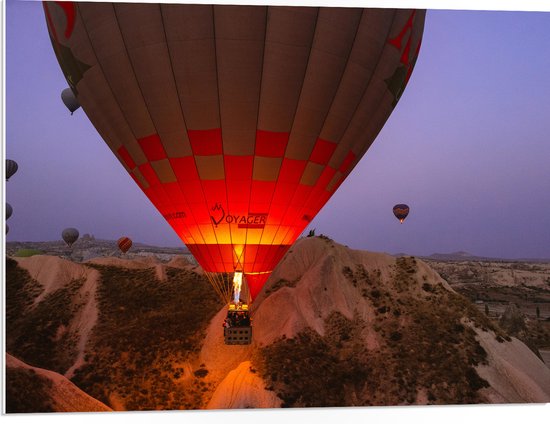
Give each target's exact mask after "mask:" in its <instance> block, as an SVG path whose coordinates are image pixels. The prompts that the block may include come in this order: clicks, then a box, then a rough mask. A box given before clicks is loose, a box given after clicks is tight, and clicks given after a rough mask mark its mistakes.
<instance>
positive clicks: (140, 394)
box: [73, 265, 219, 410]
mask: <svg viewBox="0 0 550 424" xmlns="http://www.w3.org/2000/svg"><path fill="white" fill-rule="evenodd" d="M94 267H95V268H97V269H98V270H99V271H100V273H101V279H100V283H99V287H98V291H97V300H98V306H99V319H98V324H97V325H96V327H95V328H94V331H93V335H92V338H91V341H90V342H89V345H88V346H87V351H86V357H85V360H86V362H87V363H86V365H84V366H83V367H81V368H79V369H78V370H77V371H76V373H75V376H74V378H73V382H74V383H75V384H77V385H78V386H79V387H80V388H81V389H83V390H84V391H85V392H87V393H88V394H90V395H91V396H94V397H95V398H97V399H99V400H100V401H102V402H104V403H105V404H107V405H109V406H113V405H112V404H111V400H110V398H111V396H112V395H114V396H115V397H116V398H117V399H119V400H121V401H122V403H123V404H124V407H125V408H126V409H127V410H158V409H166V410H169V409H197V408H201V407H203V406H204V404H203V403H204V393H205V392H209V391H211V390H212V388H211V387H210V385H209V384H208V383H206V382H204V380H203V377H204V376H205V375H206V374H207V373H208V371H207V370H206V369H204V368H203V367H197V369H196V370H195V372H194V373H191V374H192V375H186V374H185V372H184V368H183V366H182V365H183V364H184V363H186V362H190V363H193V361H194V360H195V359H196V354H197V353H198V351H199V349H200V346H201V343H202V340H203V338H204V335H205V330H206V326H207V324H208V322H209V321H210V319H211V318H212V317H213V315H214V314H215V313H216V312H217V310H218V308H219V305H218V300H217V297H216V295H215V294H214V292H213V290H212V289H211V287H210V285H209V283H208V282H207V281H206V280H205V279H204V278H203V277H201V276H199V275H197V274H195V273H192V272H190V271H186V270H181V269H175V268H168V269H167V279H166V281H163V282H161V281H159V280H158V279H157V278H156V277H155V272H154V270H153V269H145V270H129V269H122V268H118V267H114V266H99V265H96V266H94Z"/></svg>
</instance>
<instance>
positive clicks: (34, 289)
mask: <svg viewBox="0 0 550 424" xmlns="http://www.w3.org/2000/svg"><path fill="white" fill-rule="evenodd" d="M83 284H84V280H83V279H79V280H73V281H71V282H70V283H69V284H67V285H66V286H64V287H62V288H60V289H58V290H56V291H54V292H52V293H49V294H47V295H46V296H45V297H44V299H43V300H42V301H41V302H40V303H38V304H37V305H33V301H34V299H35V298H36V297H37V296H38V294H39V293H41V292H42V287H41V286H40V284H39V283H38V282H36V281H35V280H33V279H32V278H31V277H30V276H29V274H28V272H27V271H25V270H23V269H22V268H20V267H18V266H17V263H16V262H15V261H13V260H11V259H8V260H7V266H6V286H7V296H6V305H7V311H6V312H7V314H6V328H7V331H6V350H7V351H8V352H10V353H12V354H13V355H14V356H16V357H18V358H20V359H21V360H23V361H25V362H27V363H28V364H30V365H33V366H38V367H41V368H47V369H50V370H53V371H56V372H59V373H61V374H63V373H64V372H65V371H66V370H67V369H68V368H69V367H70V366H71V365H72V363H73V362H74V360H75V359H76V354H77V352H76V342H77V335H76V334H75V333H74V332H71V331H68V330H67V327H68V326H69V324H70V322H71V321H72V319H73V317H74V316H75V314H76V313H77V312H78V310H79V309H80V308H81V307H82V306H83V304H82V303H79V302H78V299H77V297H76V295H77V293H78V290H79V289H80V287H81V286H82V285H83Z"/></svg>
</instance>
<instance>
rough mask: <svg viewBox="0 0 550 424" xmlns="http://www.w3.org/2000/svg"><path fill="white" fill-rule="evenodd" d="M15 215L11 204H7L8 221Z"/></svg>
mask: <svg viewBox="0 0 550 424" xmlns="http://www.w3.org/2000/svg"><path fill="white" fill-rule="evenodd" d="M12 214H13V208H12V207H11V205H10V204H9V203H6V220H8V219H10V216H11V215H12Z"/></svg>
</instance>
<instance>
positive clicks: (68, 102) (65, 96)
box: [61, 88, 80, 115]
mask: <svg viewBox="0 0 550 424" xmlns="http://www.w3.org/2000/svg"><path fill="white" fill-rule="evenodd" d="M61 100H63V103H64V104H65V106H66V107H67V109H69V111H70V112H71V115H72V114H73V113H74V111H75V110H77V109H78V108H79V107H80V103H78V100H77V99H76V97H75V95H74V93H73V90H72V89H71V88H66V89H65V90H63V91H62V92H61Z"/></svg>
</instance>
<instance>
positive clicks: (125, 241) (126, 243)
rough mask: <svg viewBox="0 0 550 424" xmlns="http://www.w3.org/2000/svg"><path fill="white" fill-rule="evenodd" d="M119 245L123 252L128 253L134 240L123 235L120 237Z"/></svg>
mask: <svg viewBox="0 0 550 424" xmlns="http://www.w3.org/2000/svg"><path fill="white" fill-rule="evenodd" d="M117 245H118V248H119V249H120V250H121V252H122V253H126V252H127V251H128V250H130V247H132V240H131V239H129V238H128V237H121V238H119V239H118V241H117Z"/></svg>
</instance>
